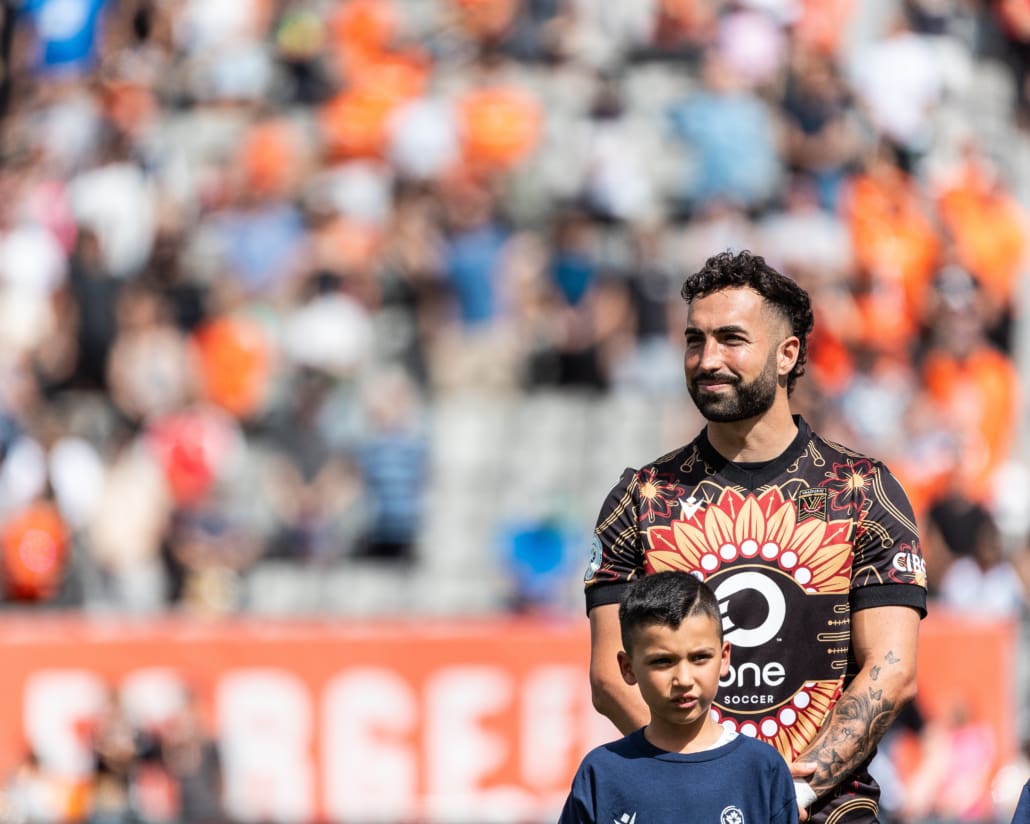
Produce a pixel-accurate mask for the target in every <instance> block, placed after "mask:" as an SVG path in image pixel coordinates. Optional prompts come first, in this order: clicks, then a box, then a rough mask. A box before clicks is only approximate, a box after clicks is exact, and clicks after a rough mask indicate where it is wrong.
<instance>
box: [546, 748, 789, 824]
mask: <svg viewBox="0 0 1030 824" xmlns="http://www.w3.org/2000/svg"><path fill="white" fill-rule="evenodd" d="M797 820H798V808H797V800H796V796H795V793H794V782H793V780H792V779H791V777H790V770H788V769H787V762H785V761H784V760H783V758H782V757H781V756H780V754H779V753H777V752H776V750H775V749H773V747H771V746H770V745H769V744H766V743H764V742H762V741H758V740H756V739H754V738H749V737H748V736H746V735H738V736H737V737H736V738H734V739H733V740H732V741H730V742H729V743H727V744H724V745H722V746H719V747H714V748H712V749H710V750H704V751H702V752H697V753H690V754H686V755H684V754H682V753H672V752H666V751H665V750H660V749H658V748H657V747H655V746H653V745H652V744H650V743H649V742H648V740H647V739H646V738H645V737H644V731H643V729H640V730H637V731H636V732H633V733H630V734H629V735H627V736H626V737H625V738H622V739H620V740H618V741H613V742H612V743H610V744H604V745H603V746H600V747H597V748H596V749H594V750H592V751H591V752H590V753H588V754H587V756H586V758H584V759H583V762H582V764H580V766H579V770H577V772H576V776H575V778H574V779H573V780H572V791H571V792H570V793H569V797H568V799H567V800H566V802H565V807H564V809H562V813H561V818H560V819H559V824H613V822H614V824H675V822H684V821H696V822H706V824H796V822H797Z"/></svg>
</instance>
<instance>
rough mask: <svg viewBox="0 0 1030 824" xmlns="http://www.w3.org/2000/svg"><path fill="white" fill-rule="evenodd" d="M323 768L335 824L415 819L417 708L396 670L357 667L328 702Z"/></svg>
mask: <svg viewBox="0 0 1030 824" xmlns="http://www.w3.org/2000/svg"><path fill="white" fill-rule="evenodd" d="M323 708H324V709H323V719H324V727H323V729H324V730H325V736H324V746H323V770H324V775H325V782H324V783H325V788H326V812H327V813H328V815H329V819H330V820H331V821H367V822H376V821H382V822H393V821H412V820H414V819H415V818H416V817H417V816H416V814H415V805H416V802H417V797H416V794H417V789H418V764H417V759H416V755H415V753H416V751H417V750H416V742H414V741H413V740H412V738H413V735H414V733H415V732H416V731H417V727H418V706H417V700H416V696H415V695H414V693H413V690H412V689H411V687H410V686H409V685H408V683H407V682H406V681H404V680H403V679H402V678H401V677H400V676H398V675H397V674H396V673H395V672H393V671H391V670H388V669H384V668H378V667H368V668H354V669H350V670H347V671H346V672H345V673H343V674H341V675H337V676H336V677H335V678H333V679H332V680H331V681H330V682H329V683H328V684H327V686H326V690H325V694H324V698H323Z"/></svg>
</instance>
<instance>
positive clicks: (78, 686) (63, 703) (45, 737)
mask: <svg viewBox="0 0 1030 824" xmlns="http://www.w3.org/2000/svg"><path fill="white" fill-rule="evenodd" d="M106 696H107V687H106V686H105V684H104V681H103V679H102V678H101V677H100V676H99V675H97V674H96V673H95V672H90V671H89V670H81V669H59V670H40V671H39V672H36V673H33V674H32V675H31V676H30V677H29V679H28V681H27V682H26V684H25V695H24V698H23V701H24V716H25V732H26V735H27V736H28V740H29V745H30V746H31V747H32V749H33V751H34V752H35V753H36V754H37V755H38V756H39V759H40V761H41V762H42V764H43V766H44V767H45V768H46V769H48V770H51V771H53V772H54V773H56V774H57V775H67V776H83V775H87V774H88V773H89V771H90V770H91V769H92V768H93V756H92V753H91V752H90V749H89V742H88V741H85V740H83V739H82V737H81V736H79V735H76V728H77V727H79V726H80V725H81V724H82V722H83V721H87V720H89V719H93V718H96V717H97V714H98V713H99V712H100V710H101V709H102V708H103V706H104V704H105V703H106V702H107V697H106Z"/></svg>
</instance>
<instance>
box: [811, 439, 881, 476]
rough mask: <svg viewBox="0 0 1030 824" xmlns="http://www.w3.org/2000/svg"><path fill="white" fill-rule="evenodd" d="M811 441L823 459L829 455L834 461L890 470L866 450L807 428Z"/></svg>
mask: <svg viewBox="0 0 1030 824" xmlns="http://www.w3.org/2000/svg"><path fill="white" fill-rule="evenodd" d="M808 432H809V434H810V439H811V443H812V444H813V445H814V446H815V448H816V450H817V451H818V452H819V453H820V454H821V455H822V458H823V460H826V459H827V456H830V457H831V458H832V459H833V461H834V462H835V463H851V464H854V463H866V464H868V465H870V466H872V467H874V468H876V469H879V470H884V471H888V472H889V471H890V470H889V469H888V467H887V465H886V464H885V463H884V462H883V461H882V460H881V459H880V458H877V457H875V456H873V455H870V454H869V453H867V452H862V451H861V450H859V449H855V448H854V447H852V446H849V445H848V444H845V443H842V442H840V441H835V440H833V439H832V438H830V437H826V436H824V435H821V434H819V433H818V432H816V431H815V430H813V429H809V430H808Z"/></svg>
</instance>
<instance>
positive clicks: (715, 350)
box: [697, 338, 722, 372]
mask: <svg viewBox="0 0 1030 824" xmlns="http://www.w3.org/2000/svg"><path fill="white" fill-rule="evenodd" d="M697 365H698V366H699V367H700V368H701V371H702V372H714V371H716V370H717V369H718V368H719V367H720V366H722V349H721V347H720V346H719V342H718V341H717V340H715V339H713V338H709V339H708V340H706V341H705V344H704V346H703V347H701V357H700V359H699V360H698V364H697Z"/></svg>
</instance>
